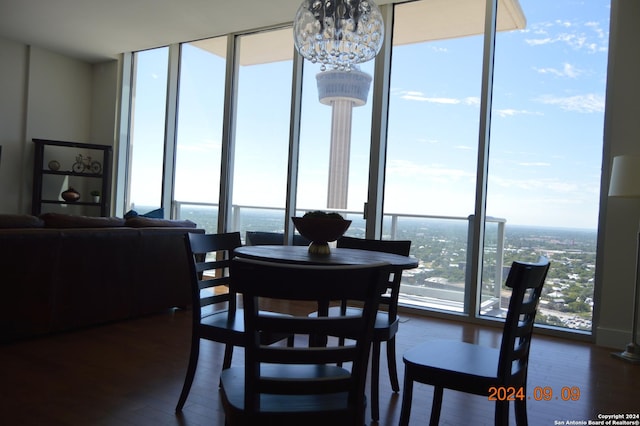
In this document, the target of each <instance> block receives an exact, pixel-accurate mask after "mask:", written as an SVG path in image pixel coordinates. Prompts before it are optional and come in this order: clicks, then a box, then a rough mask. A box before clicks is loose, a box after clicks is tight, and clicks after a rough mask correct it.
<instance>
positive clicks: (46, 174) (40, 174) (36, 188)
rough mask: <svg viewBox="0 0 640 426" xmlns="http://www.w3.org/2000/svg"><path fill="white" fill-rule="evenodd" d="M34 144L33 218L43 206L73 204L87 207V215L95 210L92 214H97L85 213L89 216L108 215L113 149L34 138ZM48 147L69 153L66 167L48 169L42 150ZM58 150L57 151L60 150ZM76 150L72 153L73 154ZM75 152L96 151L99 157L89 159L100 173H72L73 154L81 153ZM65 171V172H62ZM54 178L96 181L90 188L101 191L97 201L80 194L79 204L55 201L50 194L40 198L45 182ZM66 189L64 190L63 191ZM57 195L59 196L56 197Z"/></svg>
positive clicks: (56, 199)
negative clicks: (61, 149)
mask: <svg viewBox="0 0 640 426" xmlns="http://www.w3.org/2000/svg"><path fill="white" fill-rule="evenodd" d="M33 142H34V143H35V152H34V156H33V194H32V203H31V213H32V214H33V215H35V216H37V215H39V214H41V213H42V210H43V205H47V204H48V205H69V206H71V205H73V206H86V207H88V209H87V210H89V211H90V212H91V211H92V210H94V209H95V212H96V213H98V212H99V214H88V215H89V216H107V215H108V214H109V200H110V199H111V169H110V166H111V155H112V148H111V146H109V145H95V144H89V143H81V142H66V141H56V140H49V139H33ZM47 147H62V148H63V149H64V151H68V152H69V156H68V158H67V163H68V167H65V166H61V167H60V169H58V170H53V169H51V168H49V165H48V163H47V164H45V159H46V158H47V156H46V155H45V149H47ZM56 149H58V151H59V150H60V149H59V148H56ZM74 150H75V152H74ZM78 150H82V151H85V152H86V151H87V150H89V151H94V152H95V151H98V152H99V157H92V161H98V162H99V163H100V165H101V170H100V171H99V172H92V171H86V170H83V171H80V172H77V171H74V170H73V160H71V159H72V158H75V156H76V155H78V154H80V153H79V152H78ZM63 169H65V170H63ZM55 176H62V177H66V176H69V177H73V178H74V180H76V181H79V180H84V179H90V180H93V181H96V182H95V185H93V187H99V188H100V192H101V194H100V202H98V203H96V202H92V201H90V197H89V196H87V194H84V195H82V194H81V195H82V197H81V198H80V200H79V201H76V202H66V201H64V200H61V199H60V198H54V197H52V196H51V194H49V195H48V196H44V197H43V188H44V186H45V181H46V180H47V179H50V178H52V177H55ZM64 189H66V188H64ZM85 192H86V191H85ZM58 195H59V194H58Z"/></svg>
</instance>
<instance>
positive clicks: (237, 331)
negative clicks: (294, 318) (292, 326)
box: [199, 308, 290, 346]
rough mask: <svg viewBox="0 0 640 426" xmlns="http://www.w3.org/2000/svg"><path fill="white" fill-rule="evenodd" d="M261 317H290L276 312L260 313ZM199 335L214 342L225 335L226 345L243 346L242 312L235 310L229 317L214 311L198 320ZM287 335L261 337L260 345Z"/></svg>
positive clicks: (225, 312)
mask: <svg viewBox="0 0 640 426" xmlns="http://www.w3.org/2000/svg"><path fill="white" fill-rule="evenodd" d="M260 313H261V314H262V315H267V316H290V315H287V314H280V313H276V312H269V311H260ZM199 327H200V335H201V336H202V338H204V339H207V338H208V339H212V340H215V336H218V335H220V334H221V333H225V334H226V335H227V338H228V339H229V340H228V343H229V344H231V345H233V346H242V345H243V344H244V310H243V309H240V308H237V309H236V314H235V315H231V316H230V315H229V312H228V311H226V310H224V311H216V312H214V313H213V314H210V315H207V316H205V317H203V318H202V319H201V320H200V325H199ZM287 337H288V335H286V334H278V335H277V336H271V337H268V336H265V335H263V337H262V343H266V344H271V343H275V342H277V341H280V340H282V339H286V338H287Z"/></svg>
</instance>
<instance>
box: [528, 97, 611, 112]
mask: <svg viewBox="0 0 640 426" xmlns="http://www.w3.org/2000/svg"><path fill="white" fill-rule="evenodd" d="M535 100H536V101H537V102H541V103H543V104H546V105H556V106H559V107H560V108H562V109H563V110H565V111H574V112H581V113H592V112H604V96H601V95H596V94H593V93H588V94H586V95H576V96H565V97H561V96H554V95H543V96H540V97H539V98H537V99H535Z"/></svg>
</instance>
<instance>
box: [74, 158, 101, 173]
mask: <svg viewBox="0 0 640 426" xmlns="http://www.w3.org/2000/svg"><path fill="white" fill-rule="evenodd" d="M72 170H73V171H74V172H75V173H82V172H84V171H89V172H91V173H96V174H97V173H100V172H101V171H102V164H100V162H99V161H95V160H93V161H91V157H89V156H86V157H84V156H83V155H82V154H78V155H77V156H76V162H75V163H73V167H72Z"/></svg>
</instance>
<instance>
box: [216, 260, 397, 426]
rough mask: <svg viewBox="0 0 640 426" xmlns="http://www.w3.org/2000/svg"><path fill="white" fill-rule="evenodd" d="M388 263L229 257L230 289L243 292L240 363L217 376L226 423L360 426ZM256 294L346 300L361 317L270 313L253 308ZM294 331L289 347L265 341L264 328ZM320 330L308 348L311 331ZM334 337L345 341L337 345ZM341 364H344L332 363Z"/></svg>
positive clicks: (273, 331)
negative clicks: (320, 341)
mask: <svg viewBox="0 0 640 426" xmlns="http://www.w3.org/2000/svg"><path fill="white" fill-rule="evenodd" d="M389 273H390V269H389V266H388V265H387V264H374V265H368V266H362V265H339V266H327V265H299V264H297V265H294V264H287V263H276V262H264V261H258V260H249V259H242V258H236V259H234V260H233V262H232V264H231V274H232V277H233V287H234V288H235V289H236V290H237V291H238V292H241V293H243V300H244V307H245V310H244V315H245V325H246V338H247V343H246V345H245V365H244V367H239V366H234V367H231V368H229V369H227V370H224V371H223V372H222V374H221V387H220V390H221V400H222V404H223V407H224V411H225V416H226V420H225V424H226V425H227V426H236V425H262V424H265V425H266V424H277V425H296V426H299V425H304V426H310V425H333V426H338V425H344V426H347V425H348V426H354V425H357V426H362V425H364V413H365V405H366V397H365V384H366V375H367V365H368V357H369V352H370V350H369V349H370V345H371V339H372V336H373V324H374V321H375V314H376V311H377V307H378V303H379V299H380V294H381V293H382V292H384V291H385V289H386V287H387V280H388V276H389ZM260 299H279V300H280V299H284V300H289V301H304V302H316V303H326V302H328V301H331V300H342V299H351V300H358V301H360V302H361V303H362V304H363V310H362V312H361V314H360V315H349V316H332V317H326V316H322V317H309V316H307V315H302V316H294V317H273V316H266V315H263V314H261V313H260V312H259V311H258V306H259V301H260ZM285 332H294V333H295V334H296V344H295V346H292V347H288V346H284V345H272V346H266V345H263V344H261V343H260V336H261V335H262V334H263V333H269V334H276V333H285ZM314 336H315V337H317V336H326V337H327V343H326V345H321V346H313V345H310V344H309V342H310V341H313V340H314V339H313V338H312V337H314ZM337 337H345V338H347V339H349V340H348V344H346V345H339V344H338V343H337ZM338 362H342V363H343V365H345V366H347V365H348V367H338V366H337V365H336V364H337V363H338Z"/></svg>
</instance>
